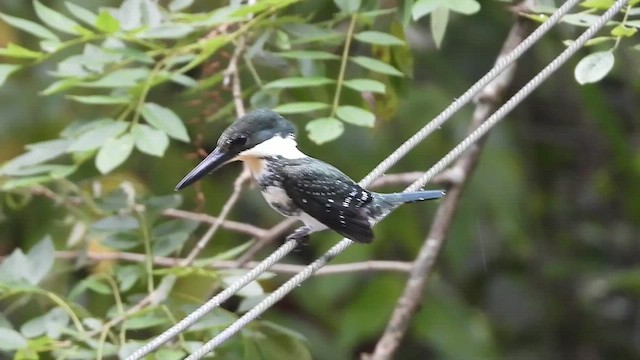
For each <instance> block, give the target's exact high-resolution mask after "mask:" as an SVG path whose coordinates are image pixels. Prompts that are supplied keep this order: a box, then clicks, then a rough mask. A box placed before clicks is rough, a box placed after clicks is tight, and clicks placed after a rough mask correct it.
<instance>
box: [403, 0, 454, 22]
mask: <svg viewBox="0 0 640 360" xmlns="http://www.w3.org/2000/svg"><path fill="white" fill-rule="evenodd" d="M443 1H446V0H418V1H416V2H415V3H414V4H413V7H412V8H411V17H412V18H413V20H414V21H416V20H418V19H420V18H422V17H424V16H426V15H429V14H431V12H433V11H434V10H435V9H436V8H437V7H439V6H441V4H442V2H443Z"/></svg>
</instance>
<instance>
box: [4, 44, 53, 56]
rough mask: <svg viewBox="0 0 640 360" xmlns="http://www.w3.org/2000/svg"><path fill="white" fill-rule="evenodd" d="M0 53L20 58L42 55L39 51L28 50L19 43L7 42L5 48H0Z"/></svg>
mask: <svg viewBox="0 0 640 360" xmlns="http://www.w3.org/2000/svg"><path fill="white" fill-rule="evenodd" d="M0 55H1V56H6V57H13V58H21V59H37V58H39V57H41V56H43V55H44V53H41V52H39V51H33V50H29V49H27V48H24V47H22V46H20V45H16V44H13V43H9V44H7V47H6V48H0Z"/></svg>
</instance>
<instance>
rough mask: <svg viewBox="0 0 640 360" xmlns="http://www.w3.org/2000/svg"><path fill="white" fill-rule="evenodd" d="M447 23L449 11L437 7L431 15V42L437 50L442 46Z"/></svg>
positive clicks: (442, 7)
mask: <svg viewBox="0 0 640 360" xmlns="http://www.w3.org/2000/svg"><path fill="white" fill-rule="evenodd" d="M448 22H449V9H447V8H446V7H444V6H439V7H437V8H436V9H435V10H434V11H433V14H431V36H433V42H434V43H435V44H436V47H437V48H440V46H441V45H442V40H443V39H444V33H445V32H446V30H447V23H448Z"/></svg>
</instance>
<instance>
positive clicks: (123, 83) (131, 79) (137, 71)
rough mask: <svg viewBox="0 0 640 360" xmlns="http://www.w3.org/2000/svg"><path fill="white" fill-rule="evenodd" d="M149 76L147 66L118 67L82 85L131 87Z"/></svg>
mask: <svg viewBox="0 0 640 360" xmlns="http://www.w3.org/2000/svg"><path fill="white" fill-rule="evenodd" d="M147 76H149V69H147V68H132V69H119V70H116V71H114V72H112V73H109V74H107V75H105V76H104V77H102V78H100V79H98V80H96V81H93V82H87V83H83V84H82V85H83V86H88V87H100V88H118V87H133V86H136V85H139V84H140V80H142V79H145V78H147Z"/></svg>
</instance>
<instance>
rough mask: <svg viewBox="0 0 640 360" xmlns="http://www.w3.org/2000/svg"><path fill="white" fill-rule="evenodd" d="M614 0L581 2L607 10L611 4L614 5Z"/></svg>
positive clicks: (591, 7)
mask: <svg viewBox="0 0 640 360" xmlns="http://www.w3.org/2000/svg"><path fill="white" fill-rule="evenodd" d="M613 3H614V0H584V1H583V2H581V3H580V6H582V7H586V8H590V9H597V10H607V9H609V8H610V7H611V6H613Z"/></svg>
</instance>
